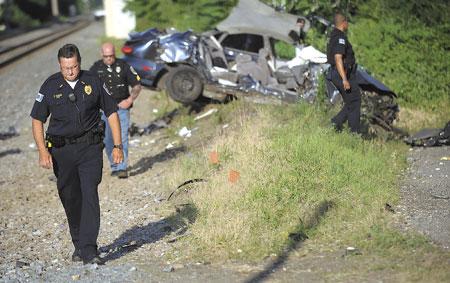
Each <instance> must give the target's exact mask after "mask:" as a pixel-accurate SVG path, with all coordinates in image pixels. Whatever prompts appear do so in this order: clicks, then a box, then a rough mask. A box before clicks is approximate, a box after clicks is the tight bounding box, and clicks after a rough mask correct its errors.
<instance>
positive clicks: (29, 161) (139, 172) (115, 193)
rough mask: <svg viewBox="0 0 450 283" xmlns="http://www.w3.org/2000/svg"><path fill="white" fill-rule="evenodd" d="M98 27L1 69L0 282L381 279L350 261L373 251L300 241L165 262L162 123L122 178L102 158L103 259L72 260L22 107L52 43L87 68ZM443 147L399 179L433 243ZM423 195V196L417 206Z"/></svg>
mask: <svg viewBox="0 0 450 283" xmlns="http://www.w3.org/2000/svg"><path fill="white" fill-rule="evenodd" d="M102 34H103V26H102V25H101V24H100V23H93V24H92V25H91V26H89V27H88V28H86V29H83V30H81V31H79V32H76V33H74V34H73V35H72V36H70V37H69V38H66V39H63V40H58V41H56V42H55V43H53V44H51V45H49V46H47V47H45V48H42V49H40V50H39V51H38V52H35V53H32V54H30V55H29V56H27V57H26V58H24V59H22V60H19V61H17V62H15V63H13V64H11V65H8V66H7V67H5V68H3V69H0V76H1V78H2V79H1V81H0V86H1V89H2V90H4V91H3V93H2V98H3V99H2V110H3V113H2V116H1V118H0V132H4V131H7V130H8V128H9V127H11V126H14V127H15V128H16V129H17V130H18V132H19V133H20V135H19V136H17V137H14V138H10V139H6V140H0V161H1V162H0V172H1V173H0V176H1V178H0V195H1V201H0V281H3V282H25V281H31V282H42V281H45V282H47V281H51V282H70V281H80V282H105V281H107V282H130V281H132V282H201V281H204V282H260V281H271V282H292V281H302V282H323V281H330V280H333V278H334V277H333V274H336V273H339V274H347V277H346V279H352V281H356V282H361V281H364V282H379V281H385V279H386V278H390V277H389V274H388V272H389V271H387V272H386V271H379V272H373V274H372V273H371V274H363V275H361V276H363V277H358V276H359V275H358V273H357V270H358V269H360V268H361V269H363V268H365V267H366V266H367V265H369V264H376V263H377V262H376V260H379V259H375V260H372V259H371V258H370V257H367V258H366V259H365V260H361V259H359V258H356V257H353V258H352V257H349V258H344V257H343V254H342V253H343V252H344V251H341V252H328V253H320V252H315V251H310V250H303V249H299V247H300V245H301V243H298V245H296V246H293V247H288V249H286V252H285V254H282V255H278V257H270V258H268V259H266V260H265V261H263V262H261V263H257V264H248V263H239V262H234V263H226V264H209V263H207V262H191V263H186V262H183V261H182V259H178V258H176V256H175V258H174V260H173V261H172V262H167V261H166V259H165V257H164V256H165V254H167V253H169V252H170V253H172V254H174V255H176V252H177V251H176V250H174V248H173V245H172V243H173V241H174V239H175V238H176V237H178V236H180V235H182V234H183V233H184V230H183V229H181V230H179V229H177V227H172V226H170V225H169V223H168V221H167V215H169V214H170V213H175V210H174V209H173V207H170V206H169V205H167V202H165V199H166V197H167V195H168V193H169V192H168V191H167V188H165V186H164V182H165V180H164V176H165V173H166V172H168V170H173V168H172V166H173V163H172V162H173V160H174V159H176V157H177V155H178V154H181V153H183V150H182V149H177V148H175V149H173V150H166V146H167V144H168V143H169V142H171V139H170V138H169V137H167V136H165V135H164V134H163V132H162V131H159V132H158V131H157V132H154V133H152V134H151V135H147V136H142V137H139V138H133V139H132V140H133V144H134V146H133V147H132V148H131V149H130V165H131V168H132V170H131V172H132V173H133V176H132V177H131V178H129V179H126V180H118V179H117V178H112V177H110V176H109V174H108V173H109V172H108V170H107V168H108V166H107V163H106V160H105V163H104V175H103V181H102V183H101V185H100V187H99V193H100V205H101V221H102V224H101V230H100V235H99V246H100V247H101V250H102V251H103V253H104V255H105V256H106V257H107V258H108V262H107V264H106V265H105V266H102V267H98V266H95V265H86V266H84V265H81V264H79V263H72V262H71V261H70V255H71V253H72V243H71V242H70V236H69V233H68V227H67V224H66V217H65V214H64V211H63V208H62V206H61V204H60V201H59V199H58V195H57V191H56V185H55V182H54V181H53V174H52V172H51V171H49V170H44V169H42V168H39V167H38V166H37V158H38V156H37V152H36V150H35V148H34V147H33V145H34V142H33V139H32V134H31V129H30V124H31V121H30V118H29V113H30V110H31V107H32V104H33V102H34V99H35V96H36V93H37V92H38V88H39V87H40V85H41V84H42V82H43V81H44V80H45V79H46V78H47V77H48V76H49V75H50V74H51V73H54V72H57V71H58V64H57V59H56V52H57V50H58V48H59V47H61V46H62V45H63V44H64V43H67V41H68V40H70V42H71V43H75V44H77V45H78V46H79V48H80V51H81V55H82V68H83V69H86V68H89V66H90V65H91V64H92V62H94V61H95V60H97V58H98V57H99V52H98V48H99V41H98V38H99V37H100V36H101V35H102ZM153 96H154V93H152V92H150V91H148V90H144V91H143V92H142V94H141V96H140V97H139V100H138V102H137V103H136V105H135V108H133V111H132V120H133V121H134V122H137V123H138V124H140V125H146V124H148V123H149V122H150V121H151V120H153V119H154V118H155V117H154V115H155V114H154V113H153V111H152V108H153V105H151V99H152V97H153ZM184 153H186V154H189V152H184ZM445 155H446V156H449V155H450V154H449V152H448V148H436V149H434V148H430V149H415V150H413V151H412V152H411V158H410V160H411V162H412V169H411V171H410V174H411V175H410V176H409V177H408V178H407V180H409V179H411V182H409V181H406V184H405V186H404V187H403V188H402V192H403V193H404V200H403V201H402V202H401V206H400V207H401V208H402V211H403V212H404V213H405V215H406V216H407V222H408V224H410V225H409V226H408V227H413V228H414V229H416V227H417V229H419V230H424V231H425V232H424V233H426V234H427V235H430V237H431V238H432V239H433V240H435V241H436V242H437V243H441V244H442V245H443V246H446V247H448V243H449V242H448V231H450V230H449V200H447V199H443V198H436V196H439V197H445V196H448V195H449V194H450V192H449V184H448V179H447V178H448V175H450V174H449V170H450V163H449V161H442V164H440V162H441V161H439V158H440V157H441V156H445ZM427 160H428V161H427ZM436 168H440V170H436ZM429 175H433V176H434V177H433V178H431V177H429ZM415 176H417V177H416V179H414V177H415ZM415 194H421V195H422V196H421V198H420V199H419V198H418V197H416V196H415ZM433 196H435V197H433ZM418 200H419V203H417V201H418ZM420 200H422V201H420ZM424 203H428V204H427V205H426V206H425V207H423V208H422V206H421V205H422V204H424ZM171 209H172V210H173V212H170V211H171ZM399 210H400V209H399ZM168 211H169V213H168ZM429 215H431V216H429ZM439 217H440V218H439ZM446 232H447V233H446ZM443 235H444V236H443ZM445 235H446V236H445ZM305 254H307V255H308V256H307V257H306V256H305ZM348 274H350V275H348ZM338 281H342V279H341V280H338Z"/></svg>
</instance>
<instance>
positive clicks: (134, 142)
mask: <svg viewBox="0 0 450 283" xmlns="http://www.w3.org/2000/svg"><path fill="white" fill-rule="evenodd" d="M140 142H141V140H140V139H132V140H130V142H129V143H130V146H132V147H137V146H139V143H140Z"/></svg>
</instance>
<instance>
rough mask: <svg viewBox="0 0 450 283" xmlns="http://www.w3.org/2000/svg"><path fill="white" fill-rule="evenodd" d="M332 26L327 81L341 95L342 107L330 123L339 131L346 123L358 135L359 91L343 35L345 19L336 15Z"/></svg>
mask: <svg viewBox="0 0 450 283" xmlns="http://www.w3.org/2000/svg"><path fill="white" fill-rule="evenodd" d="M334 25H335V28H334V30H333V31H332V32H331V35H330V39H329V42H328V46H327V59H328V63H329V64H330V65H331V70H330V72H329V74H328V78H327V79H329V80H331V81H332V82H333V84H334V85H335V86H336V87H337V89H338V90H339V92H340V93H341V95H342V98H343V100H344V106H343V108H342V109H341V111H340V112H339V113H338V114H337V115H336V116H335V117H333V119H331V122H332V123H333V125H334V127H335V128H336V129H337V130H338V131H340V130H341V129H342V127H343V124H344V123H345V122H346V121H348V125H349V127H350V130H351V131H352V132H354V133H359V131H360V113H361V91H360V89H359V86H358V82H357V78H356V69H357V65H356V59H355V53H354V52H353V48H352V45H351V44H350V42H349V41H348V38H347V36H346V34H345V32H346V31H347V29H348V21H347V18H346V17H345V16H344V15H343V14H341V13H336V15H335V16H334Z"/></svg>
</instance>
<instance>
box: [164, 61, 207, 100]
mask: <svg viewBox="0 0 450 283" xmlns="http://www.w3.org/2000/svg"><path fill="white" fill-rule="evenodd" d="M166 91H167V93H168V94H169V96H170V97H171V98H172V99H173V100H175V101H178V102H181V103H191V102H194V101H195V100H196V99H197V98H199V96H200V95H201V94H202V91H203V82H202V79H201V77H200V74H199V73H198V72H197V71H196V70H195V69H194V68H191V67H188V66H178V67H176V68H173V69H172V70H170V72H169V75H168V77H167V80H166Z"/></svg>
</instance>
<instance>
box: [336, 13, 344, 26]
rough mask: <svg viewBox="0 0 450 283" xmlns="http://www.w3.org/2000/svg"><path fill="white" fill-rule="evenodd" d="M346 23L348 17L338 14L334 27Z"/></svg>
mask: <svg viewBox="0 0 450 283" xmlns="http://www.w3.org/2000/svg"><path fill="white" fill-rule="evenodd" d="M345 21H347V16H346V15H344V13H342V12H336V13H335V14H334V25H338V24H340V23H342V22H345Z"/></svg>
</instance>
